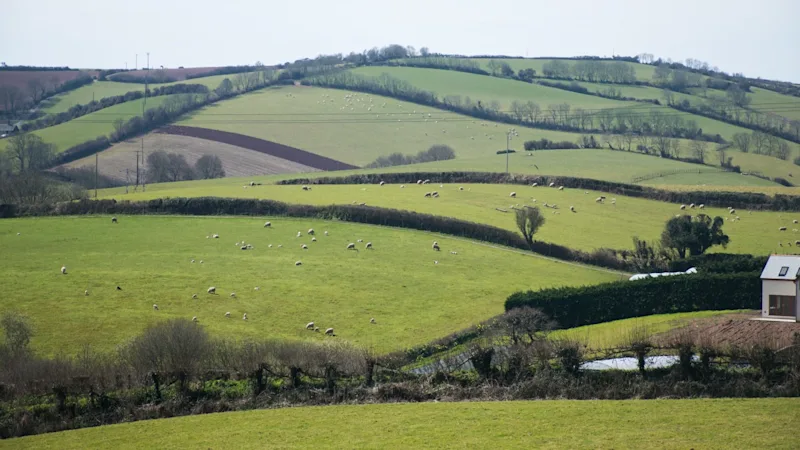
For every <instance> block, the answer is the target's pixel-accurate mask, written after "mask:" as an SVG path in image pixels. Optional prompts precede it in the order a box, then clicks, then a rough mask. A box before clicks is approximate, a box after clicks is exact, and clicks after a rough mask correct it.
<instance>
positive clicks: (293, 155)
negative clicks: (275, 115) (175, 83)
mask: <svg viewBox="0 0 800 450" xmlns="http://www.w3.org/2000/svg"><path fill="white" fill-rule="evenodd" d="M155 132H156V133H163V134H174V135H178V136H189V137H194V138H199V139H205V140H208V141H215V142H221V143H223V144H229V145H235V146H237V147H242V148H246V149H248V150H253V151H256V152H259V153H264V154H267V155H271V156H275V157H278V158H281V159H285V160H287V161H291V162H295V163H298V164H302V165H304V166H309V167H313V168H315V169H319V170H324V171H334V170H352V169H359V168H360V167H358V166H354V165H351V164H347V163H344V162H341V161H337V160H335V159H331V158H328V157H325V156H321V155H317V154H316V153H311V152H307V151H305V150H300V149H299V148H295V147H289V146H288V145H283V144H279V143H277V142H272V141H267V140H264V139H259V138H255V137H252V136H247V135H244V134H239V133H231V132H229V131H220V130H212V129H210V128H200V127H189V126H184V125H169V126H166V127H163V128H159V129H157V130H156V131H155Z"/></svg>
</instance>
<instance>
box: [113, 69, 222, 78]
mask: <svg viewBox="0 0 800 450" xmlns="http://www.w3.org/2000/svg"><path fill="white" fill-rule="evenodd" d="M214 69H218V67H187V68H183V69H160V68H158V67H156V68H151V69H150V73H151V74H152V72H153V71H155V70H158V71H162V70H163V71H164V72H165V73H166V74H167V75H168V76H170V77H174V78H176V79H177V80H178V81H183V80H185V79H186V77H187V76H194V75H197V74H201V73H206V72H209V71H211V70H214ZM124 73H125V74H127V75H132V76H135V77H138V78H141V79H142V81H144V76H145V75H146V74H147V70H130V71H128V72H124ZM114 75H116V74H114ZM114 75H109V76H108V79H109V80H111V81H114Z"/></svg>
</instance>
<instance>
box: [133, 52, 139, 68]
mask: <svg viewBox="0 0 800 450" xmlns="http://www.w3.org/2000/svg"><path fill="white" fill-rule="evenodd" d="M137 67H139V54H138V53H137V54H136V62H134V63H133V70H136V68H137Z"/></svg>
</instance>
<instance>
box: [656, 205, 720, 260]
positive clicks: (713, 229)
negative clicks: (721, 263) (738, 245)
mask: <svg viewBox="0 0 800 450" xmlns="http://www.w3.org/2000/svg"><path fill="white" fill-rule="evenodd" d="M724 224H725V220H724V219H723V218H722V217H719V216H717V217H714V219H711V217H709V216H707V215H705V214H699V215H697V216H696V217H694V218H692V216H688V215H683V216H679V217H673V218H672V219H670V220H669V221H667V225H666V227H665V228H664V231H663V232H662V233H661V245H663V246H664V247H666V248H671V249H674V250H675V251H677V252H678V256H680V257H681V258H686V256H687V253H688V255H689V256H697V255H702V254H703V253H705V252H706V250H708V249H709V248H711V247H713V246H715V245H722V246H723V247H727V245H728V243H729V242H730V238H729V237H728V235H726V234H725V233H724V232H723V231H722V226H723V225H724Z"/></svg>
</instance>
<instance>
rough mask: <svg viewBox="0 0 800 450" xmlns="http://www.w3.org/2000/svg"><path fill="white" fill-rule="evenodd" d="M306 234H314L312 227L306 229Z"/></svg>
mask: <svg viewBox="0 0 800 450" xmlns="http://www.w3.org/2000/svg"><path fill="white" fill-rule="evenodd" d="M308 234H310V235H312V236H313V235H314V229H313V228H309V229H308Z"/></svg>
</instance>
